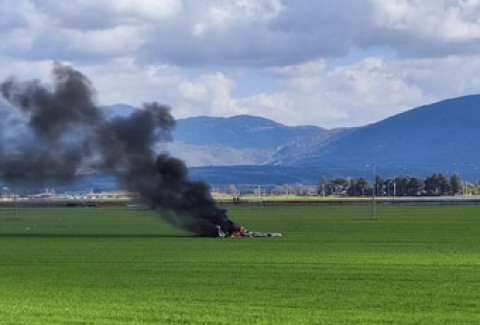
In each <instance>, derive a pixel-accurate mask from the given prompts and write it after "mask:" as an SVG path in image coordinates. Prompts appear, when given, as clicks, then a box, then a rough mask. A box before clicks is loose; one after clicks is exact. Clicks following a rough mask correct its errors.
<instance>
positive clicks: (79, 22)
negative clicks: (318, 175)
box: [0, 0, 480, 128]
mask: <svg viewBox="0 0 480 325" xmlns="http://www.w3.org/2000/svg"><path fill="white" fill-rule="evenodd" d="M0 15H2V21H0V37H2V42H1V43H0V63H2V66H3V70H2V74H3V75H4V76H5V77H7V76H9V75H11V74H15V75H18V76H20V77H21V78H26V79H31V78H38V77H41V78H43V79H46V78H48V74H49V69H50V67H51V64H52V61H54V60H59V61H62V62H64V63H70V64H72V65H73V66H74V67H75V68H78V69H79V70H81V71H83V72H84V73H85V74H86V75H87V76H89V77H90V78H91V79H92V81H93V82H94V85H95V87H96V88H97V89H98V93H99V94H98V98H99V101H100V103H101V104H111V103H118V102H122V103H126V104H130V105H135V106H140V105H141V104H142V103H143V102H148V101H159V102H161V103H166V104H169V105H171V106H172V108H173V113H174V114H175V116H176V117H177V118H183V117H187V116H192V115H196V116H197V115H215V116H232V115H236V114H253V115H261V116H265V117H267V118H271V119H273V120H275V121H278V122H282V123H285V124H289V125H298V124H315V125H319V126H323V127H328V128H332V127H338V126H357V125H364V124H366V123H371V122H374V121H377V120H379V119H382V118H385V117H388V116H391V115H393V114H396V113H399V112H402V111H404V110H406V109H409V108H412V107H415V106H418V105H421V104H425V103H429V102H433V101H435V100H440V99H443V98H447V97H454V96H459V95H464V94H468V93H475V92H476V93H478V92H479V89H480V77H479V73H478V72H479V71H480V55H479V54H478V53H480V18H479V17H480V0H439V1H420V0H357V1H351V0H323V1H309V0H296V1H281V0H230V1H222V0H205V1H194V0H183V1H181V0H165V1H149V0H135V1H134V0H131V1H129V0H118V1H112V0H72V1H68V2H65V1H63V2H62V1H37V0H15V1H13V0H5V1H2V2H1V3H0Z"/></svg>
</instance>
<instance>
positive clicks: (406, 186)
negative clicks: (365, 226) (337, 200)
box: [318, 173, 477, 197]
mask: <svg viewBox="0 0 480 325" xmlns="http://www.w3.org/2000/svg"><path fill="white" fill-rule="evenodd" d="M374 190H375V192H373V191H374ZM466 191H467V192H468V193H470V194H477V186H475V185H473V184H470V185H465V184H464V182H463V180H462V178H461V177H460V176H459V175H457V174H454V175H451V176H445V175H443V174H441V173H439V174H432V175H430V176H427V177H426V178H424V179H421V178H417V177H413V176H406V175H400V176H397V177H395V178H387V179H384V178H382V177H381V176H376V177H375V182H374V184H372V182H369V181H368V180H367V179H366V178H362V177H360V178H351V177H348V178H341V177H337V178H333V179H326V178H321V179H320V181H319V184H318V194H319V195H324V196H330V195H335V196H354V197H355V196H372V195H375V196H441V195H459V194H465V193H466Z"/></svg>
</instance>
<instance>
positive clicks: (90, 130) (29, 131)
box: [0, 63, 237, 235]
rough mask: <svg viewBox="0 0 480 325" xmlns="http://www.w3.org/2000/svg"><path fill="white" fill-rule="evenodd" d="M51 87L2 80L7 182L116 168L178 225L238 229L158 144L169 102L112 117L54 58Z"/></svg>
mask: <svg viewBox="0 0 480 325" xmlns="http://www.w3.org/2000/svg"><path fill="white" fill-rule="evenodd" d="M52 78H53V83H52V85H49V86H47V85H44V84H42V83H41V82H40V81H38V80H31V81H18V80H17V79H16V78H13V77H12V78H9V79H7V80H5V81H4V82H2V83H1V84H0V91H1V94H2V96H3V98H4V99H5V100H6V101H7V102H8V103H9V104H10V105H11V107H10V108H9V109H10V111H7V112H6V113H5V112H4V114H5V116H4V119H2V120H1V121H0V134H1V135H2V136H1V138H0V178H1V179H2V181H4V182H6V183H13V182H19V181H20V182H22V183H23V184H39V183H41V182H44V181H45V180H56V181H63V182H69V181H72V180H74V178H75V176H76V175H77V174H78V173H79V172H80V171H102V170H108V171H118V172H119V173H118V175H120V176H119V181H120V182H121V184H122V185H123V186H125V187H126V188H127V189H129V190H131V191H135V192H138V193H140V195H141V197H142V198H143V199H144V200H145V202H146V203H147V204H149V205H150V206H151V207H152V208H156V209H159V210H161V215H162V216H163V217H164V218H165V219H166V220H167V221H169V222H170V223H172V224H174V225H175V226H178V227H181V228H183V229H186V230H188V231H190V232H192V233H195V234H200V235H215V233H216V229H215V225H221V226H222V227H224V228H225V229H227V230H231V229H234V228H236V227H237V225H235V224H234V223H233V222H232V221H230V220H229V219H228V217H227V215H226V212H225V210H223V209H220V208H218V207H217V205H216V203H215V201H214V200H213V198H212V197H211V195H210V189H209V187H208V185H207V184H206V183H204V182H202V181H191V180H190V179H189V177H188V170H187V167H186V166H185V164H184V163H183V162H182V161H180V160H178V159H176V158H174V157H170V156H169V155H168V154H165V153H162V154H159V155H157V153H156V152H155V151H154V145H155V144H156V143H158V142H162V141H163V142H165V141H171V131H172V130H173V128H174V126H175V120H174V118H173V116H172V115H171V110H170V108H169V107H168V106H166V105H161V104H158V103H155V102H154V103H148V104H144V105H143V109H138V110H136V111H135V112H134V113H132V114H131V115H130V116H127V117H114V118H107V117H106V116H105V115H104V113H103V111H102V110H101V109H100V108H98V107H97V105H96V100H95V96H96V93H95V90H94V88H93V85H92V83H91V82H90V80H89V79H88V78H87V77H86V76H84V75H83V74H82V73H81V72H79V71H77V70H75V69H73V68H72V67H70V66H67V65H63V64H60V63H55V64H54V66H53V69H52Z"/></svg>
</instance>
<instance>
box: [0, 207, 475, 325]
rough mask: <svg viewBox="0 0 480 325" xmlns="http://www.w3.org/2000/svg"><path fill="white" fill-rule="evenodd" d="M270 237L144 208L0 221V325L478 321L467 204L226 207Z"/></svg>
mask: <svg viewBox="0 0 480 325" xmlns="http://www.w3.org/2000/svg"><path fill="white" fill-rule="evenodd" d="M229 213H230V215H231V217H232V218H233V219H234V220H236V221H238V222H240V223H242V224H244V225H245V226H247V227H248V228H251V229H253V230H259V231H275V232H282V233H283V237H281V238H239V239H230V238H229V239H211V238H193V237H189V236H184V235H183V234H182V233H179V232H178V231H177V230H175V229H172V228H171V227H169V226H166V225H165V224H164V223H163V222H162V221H161V220H159V218H157V217H156V216H155V215H154V214H153V213H152V212H150V211H146V210H131V209H130V210H129V209H119V208H117V209H112V208H109V209H107V208H105V209H103V208H74V209H36V210H35V209H32V210H27V209H24V210H21V211H19V212H18V214H17V215H16V216H15V217H12V211H11V210H0V324H12V325H13V324H15V325H18V324H478V323H480V314H479V313H478V310H480V254H479V252H480V240H479V238H480V206H451V207H447V206H442V207H414V206H409V207H384V206H379V207H377V216H378V219H377V220H370V218H369V215H370V210H369V208H368V207H352V206H350V207H336V206H330V207H301V206H300V207H241V206H238V207H234V208H232V209H231V210H230V211H229Z"/></svg>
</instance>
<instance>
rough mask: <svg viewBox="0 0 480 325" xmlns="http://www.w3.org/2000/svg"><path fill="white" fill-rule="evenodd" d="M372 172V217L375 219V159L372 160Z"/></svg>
mask: <svg viewBox="0 0 480 325" xmlns="http://www.w3.org/2000/svg"><path fill="white" fill-rule="evenodd" d="M372 173H373V186H372V219H373V220H376V219H377V211H376V210H377V207H376V202H375V191H376V188H377V172H376V170H375V161H374V162H373V166H372Z"/></svg>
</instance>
